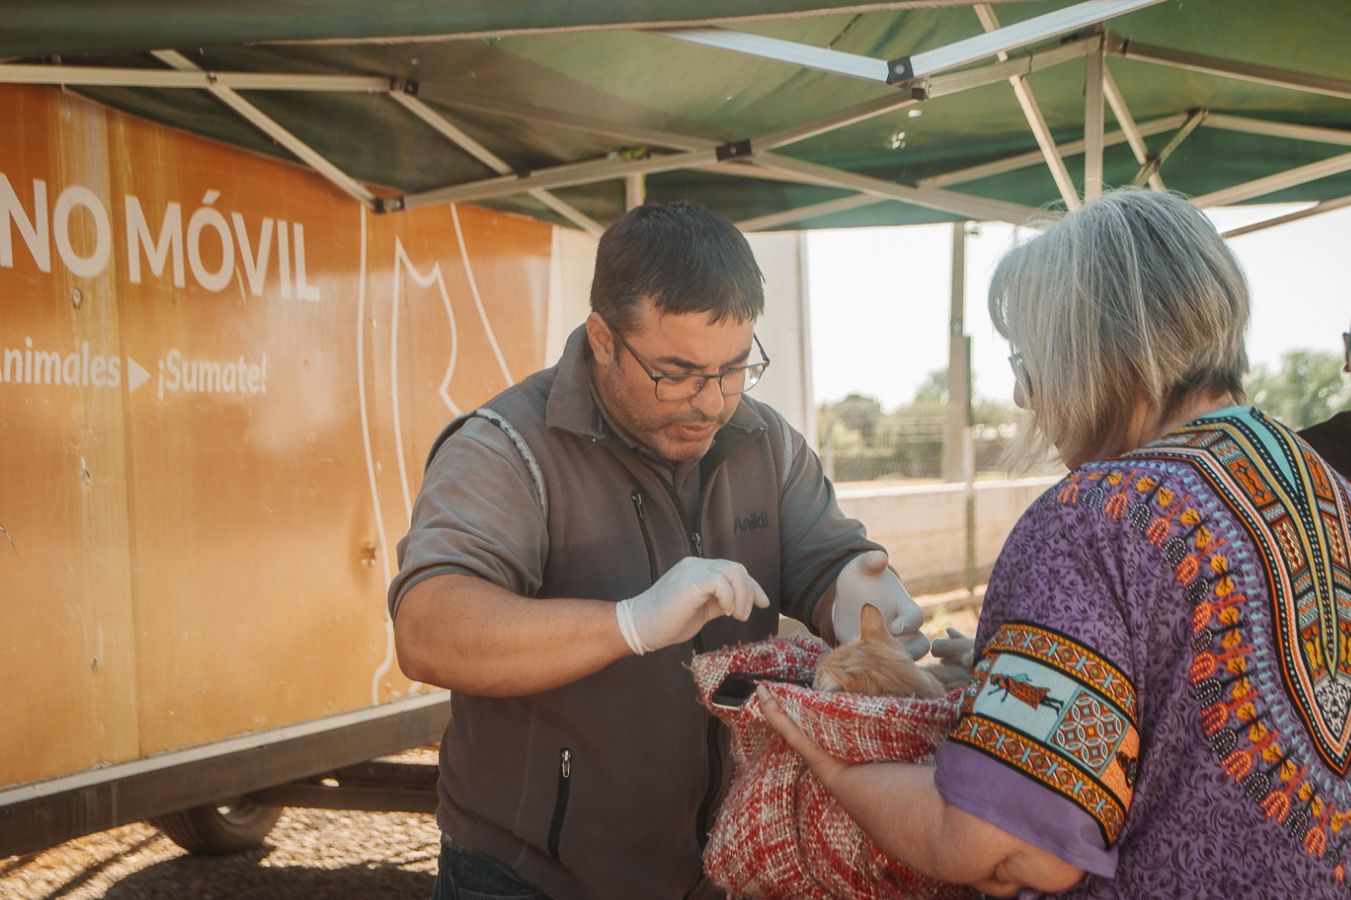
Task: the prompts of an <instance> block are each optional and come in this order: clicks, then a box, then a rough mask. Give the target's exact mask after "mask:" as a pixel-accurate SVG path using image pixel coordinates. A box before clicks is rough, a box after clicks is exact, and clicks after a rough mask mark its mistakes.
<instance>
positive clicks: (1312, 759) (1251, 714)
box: [761, 190, 1351, 898]
mask: <svg viewBox="0 0 1351 900" xmlns="http://www.w3.org/2000/svg"><path fill="white" fill-rule="evenodd" d="M990 310H991V314H992V316H993V318H994V321H995V324H996V326H997V327H998V328H999V330H1000V331H1001V333H1003V334H1004V335H1005V336H1006V337H1007V338H1008V339H1009V341H1010V343H1011V344H1012V346H1013V348H1014V351H1015V353H1014V356H1013V357H1012V362H1013V363H1014V366H1015V371H1016V372H1018V373H1019V386H1018V388H1017V391H1016V397H1017V399H1018V400H1019V402H1020V403H1021V404H1023V405H1024V406H1026V407H1027V408H1028V409H1029V410H1030V411H1031V419H1032V424H1033V426H1034V427H1033V429H1032V430H1031V432H1030V434H1029V436H1028V439H1027V444H1028V446H1027V447H1025V448H1024V449H1025V450H1028V451H1032V450H1035V449H1036V446H1037V445H1038V444H1040V445H1041V446H1043V447H1044V446H1045V445H1046V444H1050V445H1052V446H1054V447H1055V448H1056V450H1057V451H1058V452H1059V454H1060V456H1061V458H1062V459H1063V460H1064V461H1065V463H1066V464H1067V465H1068V466H1069V467H1070V469H1071V471H1070V473H1069V475H1068V476H1066V477H1065V478H1064V479H1063V480H1062V481H1061V482H1060V483H1059V484H1057V485H1056V486H1055V487H1053V488H1052V489H1051V490H1049V491H1047V493H1046V494H1045V495H1043V496H1042V497H1041V498H1040V499H1039V500H1037V502H1036V503H1034V504H1033V505H1032V507H1031V508H1030V509H1029V510H1028V511H1027V513H1026V514H1025V515H1024V516H1023V517H1022V519H1021V520H1020V521H1019V522H1018V524H1017V526H1015V528H1014V530H1013V533H1012V534H1011V535H1010V537H1009V539H1008V542H1007V543H1006V545H1005V547H1004V550H1003V552H1002V553H1001V554H1000V558H999V561H998V563H997V564H996V566H995V570H994V573H993V574H992V575H991V578H990V584H989V589H988V592H987V594H986V599H985V607H984V610H983V612H982V615H981V623H980V629H979V633H978V634H977V638H976V650H977V653H976V666H975V680H974V681H973V683H972V685H971V686H970V688H969V689H968V690H967V692H966V694H965V695H964V698H963V709H962V715H961V719H960V721H959V723H958V725H957V727H956V728H954V729H953V731H952V732H951V734H950V735H949V737H948V739H947V740H946V741H945V742H944V743H943V744H942V745H941V746H940V748H939V750H938V753H937V759H936V766H935V767H933V768H927V767H923V766H911V765H904V764H877V765H872V766H847V765H844V764H843V763H840V762H839V761H837V760H834V759H832V758H830V757H829V756H827V755H825V754H823V753H822V752H821V751H820V750H819V749H818V748H816V747H815V746H813V745H812V744H811V743H810V741H808V740H807V739H805V738H804V737H803V735H802V733H801V732H800V731H798V730H797V729H796V727H795V726H794V725H793V723H792V722H791V721H790V720H788V719H787V717H786V716H785V715H784V714H783V712H782V710H781V709H780V708H778V707H776V706H775V705H774V704H773V701H772V700H770V699H769V698H768V697H764V696H762V697H761V702H762V704H763V705H764V707H765V712H766V715H767V716H768V717H769V719H770V721H771V722H773V723H774V724H775V726H776V727H778V728H779V729H780V730H781V731H782V732H783V733H784V735H785V736H786V737H787V738H788V739H789V741H790V743H792V744H793V746H794V747H796V748H797V749H798V750H799V751H800V752H801V753H802V754H803V755H804V757H806V758H807V760H808V761H809V762H810V763H811V765H812V768H813V770H814V771H815V772H816V774H817V775H818V776H819V777H820V778H821V779H822V781H823V782H824V783H825V784H826V785H827V787H828V788H829V789H830V790H831V791H832V792H833V793H834V794H835V795H836V796H837V797H838V798H839V800H840V802H841V803H842V804H843V805H844V806H845V808H846V809H847V810H849V812H850V813H851V814H852V815H854V816H855V817H856V818H857V819H858V821H859V822H860V824H862V826H863V827H864V829H865V830H867V831H868V833H869V834H871V835H872V836H873V837H874V839H876V840H877V841H878V842H879V843H880V844H881V846H882V847H883V848H884V849H885V850H886V851H887V852H888V853H891V854H893V855H894V856H896V857H897V858H898V859H899V860H901V861H903V862H905V863H906V864H908V865H910V866H913V867H914V868H916V869H918V870H920V871H922V872H925V873H927V874H930V875H933V876H936V877H938V878H942V879H944V880H948V881H956V882H963V883H969V884H974V885H976V886H977V887H979V888H981V889H983V890H985V891H987V892H989V893H992V894H998V895H1006V896H1007V895H1012V894H1014V893H1017V892H1018V891H1019V890H1020V889H1031V891H1030V892H1031V893H1035V892H1038V891H1041V892H1051V891H1066V892H1067V896H1076V897H1109V896H1110V897H1221V896H1222V897H1245V898H1247V897H1273V898H1275V897H1280V898H1286V897H1291V896H1298V897H1301V898H1310V897H1344V896H1345V895H1346V893H1347V885H1346V883H1345V881H1346V868H1347V855H1348V850H1351V784H1348V781H1347V778H1346V772H1347V770H1348V767H1351V551H1349V550H1348V548H1349V547H1351V514H1348V509H1349V508H1351V487H1349V486H1348V484H1347V482H1346V480H1344V479H1343V478H1342V477H1341V476H1339V475H1337V474H1336V473H1335V472H1333V470H1332V469H1331V468H1330V467H1329V466H1328V465H1327V464H1326V463H1325V462H1324V461H1323V460H1322V458H1320V457H1319V456H1318V455H1317V454H1316V453H1315V452H1314V451H1313V450H1311V449H1310V448H1309V446H1308V445H1307V444H1305V443H1304V442H1303V441H1302V440H1300V439H1299V438H1298V437H1297V436H1296V435H1295V434H1294V433H1293V432H1291V431H1290V430H1289V429H1288V428H1286V427H1285V426H1283V425H1281V424H1280V423H1279V422H1276V421H1273V420H1272V419H1270V418H1269V417H1267V416H1266V415H1264V414H1263V413H1262V412H1261V411H1259V410H1257V409H1254V408H1252V407H1250V406H1245V405H1241V401H1242V399H1243V392H1242V387H1241V382H1240V378H1241V376H1242V374H1243V372H1244V370H1245V368H1246V365H1247V361H1246V357H1245V353H1244V349H1243V332H1244V329H1245V327H1246V324H1247V320H1248V296H1247V289H1246V286H1245V283H1244V279H1243V276H1242V273H1241V272H1240V270H1239V268H1238V265H1237V263H1236V262H1235V260H1234V258H1233V256H1232V255H1231V254H1230V252H1229V250H1228V249H1227V248H1226V247H1225V245H1224V243H1223V241H1222V240H1221V239H1220V237H1219V235H1218V234H1216V232H1215V229H1214V228H1213V227H1212V226H1211V225H1210V223H1209V222H1208V221H1207V220H1206V219H1205V217H1204V216H1202V215H1201V213H1199V212H1198V211H1197V210H1195V209H1194V208H1193V207H1191V206H1190V205H1189V204H1187V203H1186V202H1185V201H1183V200H1181V199H1179V198H1177V197H1173V196H1169V195H1166V194H1155V193H1149V192H1145V191H1135V190H1122V191H1115V192H1109V193H1106V194H1104V195H1103V196H1102V197H1100V198H1099V199H1097V200H1096V201H1094V202H1092V203H1089V204H1087V205H1086V206H1085V207H1084V208H1083V209H1082V210H1080V211H1078V212H1075V213H1071V214H1069V215H1067V216H1065V217H1064V218H1063V219H1062V220H1060V221H1059V222H1056V223H1054V224H1052V225H1050V226H1049V227H1048V228H1047V229H1046V231H1045V232H1044V233H1043V234H1041V235H1040V236H1038V237H1036V238H1034V239H1032V240H1030V241H1028V242H1027V243H1026V244H1023V245H1022V246H1020V247H1018V248H1016V249H1015V250H1013V251H1012V252H1011V253H1009V254H1008V255H1007V256H1006V257H1005V259H1004V260H1003V261H1002V262H1001V264H1000V266H999V268H998V269H997V270H996V273H995V276H994V280H993V284H992V286H991V293H990Z"/></svg>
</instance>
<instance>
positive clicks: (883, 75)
mask: <svg viewBox="0 0 1351 900" xmlns="http://www.w3.org/2000/svg"><path fill="white" fill-rule="evenodd" d="M1161 2H1163V0H1084V2H1082V3H1076V4H1074V5H1073V6H1067V7H1065V8H1064V9H1057V10H1054V11H1053V12H1049V13H1045V14H1043V15H1040V16H1034V17H1032V18H1030V19H1027V20H1025V21H1022V22H1018V23H1016V24H1014V25H1009V26H1007V27H1004V28H1000V29H997V30H995V31H991V32H988V33H986V34H979V35H976V36H975V37H970V38H966V39H964V40H960V41H954V42H953V43H951V44H948V45H946V46H943V47H937V48H935V49H933V50H925V51H923V52H921V53H915V54H911V55H907V56H899V57H897V58H895V59H892V60H884V59H877V58H874V57H871V56H861V55H859V54H856V53H844V52H841V51H839V50H831V49H828V48H823V47H815V46H812V45H810V44H801V43H797V42H795V41H785V40H781V39H779V38H772V37H766V36H764V35H759V34H748V33H745V32H739V31H732V30H729V29H723V28H668V29H662V30H657V31H656V32H655V33H657V34H661V35H665V36H666V37H670V38H674V39H676V40H681V41H688V42H691V43H696V44H703V45H706V46H710V47H717V48H719V49H723V50H732V51H735V52H737V53H744V54H748V55H751V56H758V57H760V58H762V59H772V60H776V61H779V62H785V63H791V64H792V65H796V66H802V67H805V68H809V69H818V70H820V71H823V72H831V73H834V74H837V75H847V76H849V77H851V78H860V79H863V80H865V81H872V82H876V83H880V84H903V83H906V82H910V81H913V80H915V79H917V78H924V77H926V76H928V75H933V74H936V73H938V72H942V71H946V70H948V69H956V68H960V67H961V66H965V65H968V64H970V63H973V62H977V61H978V60H982V59H986V58H987V57H991V56H995V55H996V54H998V53H1000V52H1005V51H1009V50H1016V49H1017V48H1019V47H1025V46H1027V45H1029V44H1035V43H1037V42H1039V41H1044V40H1048V39H1050V38H1054V37H1059V36H1060V35H1062V34H1069V33H1071V32H1075V31H1079V30H1081V29H1084V28H1088V27H1090V26H1093V25H1100V24H1102V23H1103V22H1105V21H1107V20H1108V19H1111V18H1114V17H1116V16H1122V15H1125V14H1127V13H1131V12H1135V11H1136V10H1139V9H1144V8H1145V7H1148V6H1153V5H1155V4H1156V3H1161Z"/></svg>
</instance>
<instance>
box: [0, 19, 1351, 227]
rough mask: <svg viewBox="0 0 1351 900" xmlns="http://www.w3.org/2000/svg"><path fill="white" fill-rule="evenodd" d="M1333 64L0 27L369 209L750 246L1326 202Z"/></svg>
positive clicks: (941, 25) (437, 24)
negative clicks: (820, 234)
mask: <svg viewBox="0 0 1351 900" xmlns="http://www.w3.org/2000/svg"><path fill="white" fill-rule="evenodd" d="M1348 46H1351V14H1349V13H1348V11H1347V8H1346V6H1345V3H1344V0H1297V2H1291V3H1283V4H1273V3H1270V2H1269V0H1162V2H1160V0H1087V2H1079V3H1073V2H1035V3H1033V2H1002V3H992V4H976V5H971V4H966V3H952V2H941V0H940V2H934V0H896V2H880V3H864V4H860V3H847V2H838V3H832V2H826V0H793V2H770V0H740V2H717V3H713V2H706V0H701V2H683V3H678V4H675V3H657V2H640V3H623V4H618V3H566V4H565V3H539V2H530V0H495V2H491V3H489V2H481V0H474V2H461V3H454V4H445V3H440V4H432V3H427V2H425V0H398V2H390V3H382V4H379V5H375V4H368V3H364V2H358V0H334V2H324V3H289V4H275V3H271V4H263V3H259V2H256V0H254V2H244V3H236V4H230V5H229V6H228V7H220V8H214V7H211V8H208V7H197V6H194V5H186V4H175V5H170V4H159V3H151V2H145V0H141V2H135V0H105V2H101V3H98V4H90V3H80V2H78V0H68V2H64V3H63V2H46V3H43V4H41V5H39V4H31V5H30V6H29V8H26V9H23V10H22V11H18V12H15V11H13V10H10V11H8V12H7V20H6V27H5V29H4V30H3V31H0V59H5V60H8V61H7V62H5V63H3V64H0V81H8V82H30V83H31V82H38V83H47V84H60V85H65V86H67V87H69V88H71V89H75V90H78V91H80V92H82V93H84V94H86V95H88V96H90V97H93V98H95V99H97V100H99V101H101V102H104V103H107V104H108V105H110V106H113V107H116V108H119V109H122V110H126V111H129V112H131V113H134V114H136V115H140V116H143V117H146V118H149V119H152V120H155V121H159V122H163V123H167V124H170V125H174V126H177V127H181V128H185V129H188V130H191V131H194V132H196V133H199V134H202V135H205V136H208V137H212V138H216V139H219V140H222V141H225V142H228V143H231V144H235V145H237V146H240V147H244V148H249V149H252V150H257V151H261V152H264V153H271V154H275V155H278V156H282V157H284V158H292V159H298V160H299V161H301V162H302V163H304V164H305V165H308V166H311V167H313V168H315V169H317V170H318V171H320V172H321V173H322V174H324V175H325V177H328V178H329V179H331V180H332V181H333V182H334V183H335V184H336V185H337V186H338V187H339V188H341V189H342V190H344V191H346V192H347V193H349V194H351V195H352V196H353V197H354V198H356V199H357V200H358V201H359V202H362V203H365V204H367V205H369V206H370V208H371V209H373V210H375V211H379V212H397V211H398V210H400V209H405V208H410V207H413V206H417V205H422V204H427V203H438V202H446V201H452V200H454V201H463V202H475V203H484V204H488V205H495V206H499V207H502V208H508V209H514V210H517V211H522V212H526V213H529V214H532V215H536V216H539V217H541V218H545V219H549V220H551V221H560V222H566V223H570V224H572V225H576V226H579V227H582V228H585V229H587V230H590V231H593V232H594V231H597V230H599V229H600V228H601V227H602V226H603V225H604V224H605V223H607V222H609V221H612V220H614V219H615V218H616V217H617V216H618V215H619V214H621V213H622V212H623V210H624V208H625V207H626V206H627V205H631V204H632V203H634V202H636V200H637V198H638V197H640V196H644V195H645V196H647V197H650V198H653V199H671V198H676V197H687V198H691V199H695V200H698V201H700V202H703V203H704V204H706V205H709V206H711V207H714V208H716V209H719V210H721V211H723V212H724V213H726V214H727V215H728V216H730V217H731V218H732V219H733V220H735V221H737V222H738V223H739V224H741V225H742V227H743V228H745V229H747V230H763V229H773V228H818V227H835V226H846V225H879V224H904V223H913V222H935V221H953V220H962V219H996V220H1005V221H1013V222H1021V221H1024V220H1025V219H1026V218H1027V217H1028V216H1029V215H1030V214H1031V213H1032V212H1033V211H1034V210H1035V209H1036V208H1037V207H1040V206H1043V205H1045V204H1047V203H1051V202H1056V201H1059V202H1060V203H1063V204H1066V205H1069V206H1071V207H1073V206H1074V205H1075V204H1077V203H1078V202H1079V200H1078V198H1079V197H1080V196H1082V195H1092V194H1093V193H1095V192H1096V191H1097V190H1098V189H1100V186H1102V185H1117V184H1125V183H1130V182H1136V183H1148V184H1150V185H1152V186H1153V187H1155V188H1156V189H1161V188H1165V187H1166V188H1167V189H1171V190H1177V191H1181V192H1183V193H1185V194H1188V195H1190V196H1193V197H1194V198H1195V202H1197V203H1198V205H1201V206H1212V205H1233V204H1238V203H1245V202H1253V201H1261V202H1275V201H1313V202H1315V203H1316V204H1317V205H1315V206H1313V207H1312V208H1311V209H1308V210H1304V211H1301V212H1297V213H1295V214H1293V215H1295V216H1302V215H1308V214H1312V213H1314V212H1319V211H1324V210H1328V209H1332V208H1336V207H1338V206H1345V205H1348V204H1351V152H1347V150H1346V146H1347V145H1348V144H1351V56H1348V55H1347V53H1346V52H1345V51H1346V47H1348ZM1113 122H1114V125H1113V124H1112V123H1113ZM1288 218H1289V217H1283V220H1284V219H1288ZM1251 227H1253V226H1250V228H1251Z"/></svg>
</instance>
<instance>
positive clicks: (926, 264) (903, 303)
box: [807, 205, 1351, 409]
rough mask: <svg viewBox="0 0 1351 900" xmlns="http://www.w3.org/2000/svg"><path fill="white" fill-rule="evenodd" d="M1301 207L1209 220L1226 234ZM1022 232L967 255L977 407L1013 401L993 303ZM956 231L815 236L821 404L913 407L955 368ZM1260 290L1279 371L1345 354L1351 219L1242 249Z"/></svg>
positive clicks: (1318, 219)
mask: <svg viewBox="0 0 1351 900" xmlns="http://www.w3.org/2000/svg"><path fill="white" fill-rule="evenodd" d="M1299 208H1300V207H1299V206H1293V205H1286V206H1247V207H1242V208H1231V209H1220V210H1213V211H1211V212H1210V215H1211V218H1212V219H1213V220H1214V221H1215V222H1216V225H1217V226H1218V227H1219V228H1220V229H1221V230H1224V229H1227V228H1233V227H1236V226H1238V225H1243V224H1246V223H1248V222H1255V221H1259V220H1262V219H1267V218H1271V217H1272V216H1276V215H1281V214H1282V213H1285V212H1289V211H1291V210H1295V209H1299ZM1012 241H1013V228H1012V226H1009V225H1000V224H990V223H984V224H982V225H981V226H980V233H979V235H974V236H972V237H970V238H969V239H968V241H967V250H966V332H967V334H969V335H971V338H972V341H971V343H972V347H971V356H972V369H973V371H974V373H975V393H976V394H977V396H985V397H992V398H994V399H1001V400H1002V399H1009V398H1010V396H1011V394H1012V391H1013V376H1012V374H1011V373H1010V372H1009V367H1008V360H1007V358H1008V353H1009V351H1008V346H1007V344H1006V343H1005V342H1004V340H1003V338H1001V337H1000V336H999V335H998V334H997V333H996V332H995V330H994V327H993V326H992V325H991V324H990V317H989V314H988V313H987V312H986V307H985V294H986V290H987V288H988V286H989V279H990V275H991V273H993V271H994V266H995V263H996V262H998V260H999V257H1000V255H1001V254H1002V253H1003V252H1004V251H1005V250H1006V249H1008V247H1009V246H1011V243H1012ZM951 244H952V228H951V226H949V225H911V226H906V227H903V228H866V229H840V230H833V231H813V232H810V233H809V234H808V237H807V254H808V257H807V258H808V286H809V290H810V292H811V293H810V309H811V320H812V321H811V341H812V376H813V390H814V392H815V398H816V402H817V403H818V404H819V403H825V402H829V401H832V400H839V399H840V398H842V397H844V396H845V395H846V394H849V393H863V394H869V395H871V396H874V397H876V398H877V399H879V400H881V401H882V405H883V406H884V407H885V408H888V409H890V408H892V407H895V406H898V405H900V404H902V403H907V402H909V400H910V399H911V398H912V397H913V396H914V393H915V388H916V387H918V386H919V384H920V383H921V382H922V381H923V380H924V379H925V376H926V375H927V374H928V373H929V372H932V371H933V370H935V369H940V368H943V367H944V366H946V365H947V347H948V345H947V325H948V304H949V299H948V298H949V269H950V266H951V264H952V250H951ZM1230 246H1232V247H1233V249H1234V252H1235V253H1236V254H1237V255H1238V258H1239V262H1240V263H1241V264H1242V265H1243V269H1244V272H1245V273H1246V275H1247V277H1248V283H1249V286H1250V288H1251V291H1252V298H1253V315H1252V320H1251V323H1250V325H1249V329H1248V356H1249V359H1250V360H1251V362H1252V364H1253V365H1254V366H1256V365H1259V364H1266V365H1268V366H1275V365H1277V364H1278V363H1279V361H1280V357H1281V355H1282V354H1283V353H1286V352H1288V351H1290V350H1294V349H1299V348H1305V349H1314V350H1320V351H1323V352H1327V353H1335V354H1338V355H1340V354H1341V348H1342V345H1341V333H1342V332H1343V331H1345V330H1346V329H1347V327H1348V326H1351V208H1347V209H1341V210H1337V211H1335V212H1330V213H1325V214H1323V215H1319V216H1312V217H1310V218H1308V219H1302V220H1299V221H1296V222H1291V223H1288V224H1285V225H1278V226H1275V227H1274V228H1270V229H1265V230H1263V231H1257V232H1254V233H1252V234H1248V235H1243V236H1240V237H1237V238H1233V239H1232V240H1231V243H1230Z"/></svg>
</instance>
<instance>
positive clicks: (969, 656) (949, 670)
mask: <svg viewBox="0 0 1351 900" xmlns="http://www.w3.org/2000/svg"><path fill="white" fill-rule="evenodd" d="M930 649H931V650H932V651H933V655H934V658H935V659H937V660H938V665H936V666H930V667H929V671H931V672H932V673H933V674H934V675H935V676H936V677H937V678H938V680H939V681H941V682H943V685H944V686H945V687H947V688H954V687H965V686H966V684H967V682H969V681H970V680H971V667H972V666H974V665H975V664H976V642H975V640H974V639H972V638H969V637H967V636H966V635H964V634H962V633H961V632H960V631H958V630H957V629H956V628H949V629H948V636H947V637H945V638H938V639H937V640H935V641H934V642H933V646H932V647H930Z"/></svg>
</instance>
